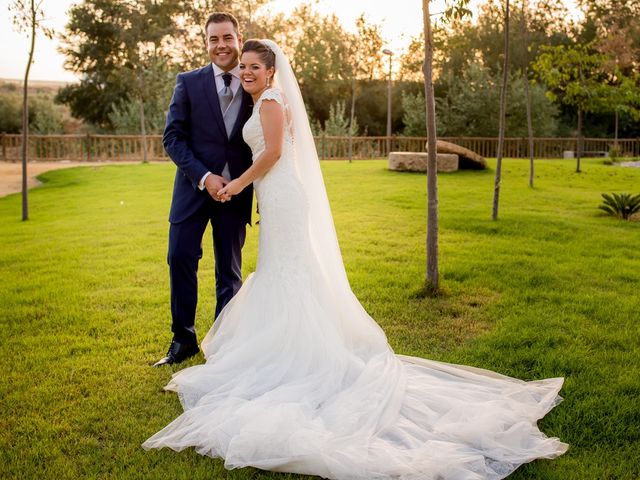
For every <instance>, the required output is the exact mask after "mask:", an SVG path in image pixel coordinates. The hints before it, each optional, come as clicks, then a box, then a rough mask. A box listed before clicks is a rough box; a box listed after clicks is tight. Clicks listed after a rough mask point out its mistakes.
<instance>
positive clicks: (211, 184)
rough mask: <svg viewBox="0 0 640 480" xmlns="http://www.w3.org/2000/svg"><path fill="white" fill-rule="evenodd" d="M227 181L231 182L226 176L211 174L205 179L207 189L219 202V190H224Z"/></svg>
mask: <svg viewBox="0 0 640 480" xmlns="http://www.w3.org/2000/svg"><path fill="white" fill-rule="evenodd" d="M227 183H229V181H228V180H227V179H226V178H224V177H221V176H220V175H214V174H211V175H209V176H208V177H207V178H206V179H205V180H204V188H206V189H207V192H209V195H211V198H213V199H214V200H216V201H218V202H219V201H220V196H219V195H218V192H219V191H220V190H222V188H224V186H225V185H226V184H227Z"/></svg>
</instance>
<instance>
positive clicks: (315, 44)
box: [275, 4, 351, 122]
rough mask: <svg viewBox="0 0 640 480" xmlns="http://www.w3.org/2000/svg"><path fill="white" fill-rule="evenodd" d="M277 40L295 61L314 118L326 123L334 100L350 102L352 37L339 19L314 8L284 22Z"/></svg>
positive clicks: (304, 7) (303, 7)
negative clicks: (344, 99)
mask: <svg viewBox="0 0 640 480" xmlns="http://www.w3.org/2000/svg"><path fill="white" fill-rule="evenodd" d="M283 27H284V28H283V29H282V30H281V31H280V32H276V33H275V40H276V41H277V42H278V43H279V44H280V45H281V46H282V47H283V50H284V51H285V53H286V54H287V55H288V57H289V60H290V61H291V67H292V68H293V70H294V72H295V74H296V78H297V80H298V83H299V84H300V90H301V92H302V95H303V97H304V99H305V102H306V103H307V105H308V108H309V111H310V112H311V116H312V117H313V118H315V119H317V120H319V121H321V122H324V121H325V120H326V119H327V118H328V116H329V106H330V105H331V103H332V102H331V101H330V100H332V99H335V98H347V96H348V93H347V92H348V91H349V87H350V84H349V83H348V82H349V80H350V78H351V77H350V75H351V65H350V62H349V53H350V44H349V41H350V36H349V34H348V33H347V32H345V30H344V29H343V27H342V25H341V24H340V22H339V20H338V18H337V17H336V16H335V15H327V16H324V15H321V14H319V13H318V12H316V11H315V10H314V9H313V8H312V7H311V5H309V4H302V5H300V6H298V7H296V8H295V9H294V10H293V12H292V13H291V15H289V16H288V17H286V18H283Z"/></svg>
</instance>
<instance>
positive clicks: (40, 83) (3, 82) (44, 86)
mask: <svg viewBox="0 0 640 480" xmlns="http://www.w3.org/2000/svg"><path fill="white" fill-rule="evenodd" d="M69 83H71V82H56V81H53V80H29V91H30V92H38V91H51V92H57V91H58V89H60V88H62V87H65V86H67V85H69ZM7 85H12V86H15V87H19V88H22V79H15V78H0V90H3V89H6V88H7V87H6V86H7Z"/></svg>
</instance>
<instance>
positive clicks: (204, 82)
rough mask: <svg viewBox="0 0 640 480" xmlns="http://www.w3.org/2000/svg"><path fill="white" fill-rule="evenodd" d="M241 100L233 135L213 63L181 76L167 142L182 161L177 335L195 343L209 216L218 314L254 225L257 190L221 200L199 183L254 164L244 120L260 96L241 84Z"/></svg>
mask: <svg viewBox="0 0 640 480" xmlns="http://www.w3.org/2000/svg"><path fill="white" fill-rule="evenodd" d="M236 95H242V106H241V108H240V112H239V114H238V118H237V121H236V123H235V126H234V128H233V131H232V132H231V135H230V136H229V137H227V132H226V130H225V125H224V119H223V117H222V111H221V110H220V103H219V101H218V93H217V91H216V83H215V78H214V73H213V68H212V66H211V65H208V66H206V67H203V68H200V69H198V70H193V71H191V72H186V73H181V74H179V75H178V76H177V78H176V86H175V89H174V92H173V98H172V99H171V104H170V106H169V112H168V114H167V124H166V126H165V129H164V135H163V138H162V142H163V144H164V148H165V150H166V152H167V154H168V155H169V157H170V158H171V160H173V162H174V163H175V164H176V165H177V167H178V168H177V170H176V176H175V181H174V186H173V198H172V201H171V212H170V214H169V222H170V223H171V226H170V229H169V252H168V256H167V261H168V263H169V274H170V280H171V316H172V328H171V329H172V331H173V334H174V340H176V341H178V342H180V343H196V341H197V339H196V333H195V327H194V321H195V311H196V304H197V301H198V282H197V271H198V261H199V260H200V258H202V237H203V235H204V231H205V229H206V226H207V224H208V223H209V222H211V226H212V231H213V246H214V255H215V260H216V300H217V304H216V313H215V314H216V317H217V316H218V314H219V313H220V310H222V308H223V307H224V306H225V305H226V304H227V303H228V302H229V300H231V298H232V297H233V296H234V295H235V294H236V292H237V291H238V290H239V289H240V286H241V285H242V272H241V265H242V256H241V250H242V246H243V245H244V240H245V235H246V225H247V224H248V223H251V204H252V200H253V189H252V188H251V187H247V188H245V190H244V191H242V193H240V194H239V195H237V196H236V197H234V198H233V199H232V200H231V201H229V202H225V203H220V202H216V201H214V200H213V199H212V198H211V196H210V195H209V193H208V192H207V190H206V189H205V190H200V189H199V188H198V183H199V182H200V180H201V178H202V177H203V176H204V174H205V173H207V172H211V173H213V174H216V175H220V174H221V173H222V171H223V169H224V166H225V164H228V165H229V172H230V174H231V178H232V179H233V178H237V177H239V176H240V175H242V173H243V172H244V171H245V170H246V169H247V168H249V167H250V166H251V150H250V148H249V146H248V145H247V144H246V143H245V142H244V140H243V139H242V126H243V125H244V124H245V122H246V121H247V120H248V118H249V117H250V116H251V110H252V106H253V105H252V104H253V101H252V99H251V96H250V95H249V94H247V93H246V92H244V91H243V90H242V88H240V90H239V91H238V92H237V94H236Z"/></svg>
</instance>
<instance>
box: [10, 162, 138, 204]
mask: <svg viewBox="0 0 640 480" xmlns="http://www.w3.org/2000/svg"><path fill="white" fill-rule="evenodd" d="M113 163H120V164H123V163H138V162H71V161H65V160H62V161H59V162H29V164H28V165H27V175H28V176H29V178H28V183H27V185H28V186H29V189H31V188H33V187H37V186H38V185H40V182H39V181H38V180H37V179H36V177H37V176H38V175H40V174H41V173H44V172H46V171H49V170H57V169H59V168H70V167H95V166H102V165H110V164H113ZM20 191H22V163H20V162H15V163H13V162H0V197H5V196H7V195H10V194H12V193H18V192H20Z"/></svg>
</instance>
